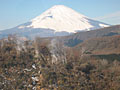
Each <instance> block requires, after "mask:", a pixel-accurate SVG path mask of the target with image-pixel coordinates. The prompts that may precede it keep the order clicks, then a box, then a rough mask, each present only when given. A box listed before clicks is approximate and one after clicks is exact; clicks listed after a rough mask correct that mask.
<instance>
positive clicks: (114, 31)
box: [62, 25, 120, 47]
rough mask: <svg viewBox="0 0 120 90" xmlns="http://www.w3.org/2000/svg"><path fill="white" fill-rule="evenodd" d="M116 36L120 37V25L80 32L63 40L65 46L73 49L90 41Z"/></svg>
mask: <svg viewBox="0 0 120 90" xmlns="http://www.w3.org/2000/svg"><path fill="white" fill-rule="evenodd" d="M114 35H120V25H115V26H111V27H106V28H102V29H97V30H92V31H87V32H79V33H76V34H73V35H69V36H66V37H64V38H62V39H63V40H64V44H65V45H67V46H70V47H73V46H76V45H78V44H79V43H81V42H83V41H85V40H88V39H92V38H98V37H107V36H114Z"/></svg>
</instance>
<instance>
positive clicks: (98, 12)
mask: <svg viewBox="0 0 120 90" xmlns="http://www.w3.org/2000/svg"><path fill="white" fill-rule="evenodd" d="M54 5H65V6H68V7H70V8H72V9H74V10H76V11H77V12H79V13H81V14H84V15H86V16H88V17H90V18H93V19H96V20H99V21H102V22H105V23H108V24H112V25H115V24H120V0H0V30H3V29H7V28H12V27H15V26H17V25H19V24H22V23H25V22H28V21H29V20H31V19H32V18H34V17H36V16H38V15H40V14H41V13H42V12H44V11H45V10H47V9H48V8H50V7H52V6H54Z"/></svg>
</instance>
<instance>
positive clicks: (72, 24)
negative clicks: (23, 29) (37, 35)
mask: <svg viewBox="0 0 120 90" xmlns="http://www.w3.org/2000/svg"><path fill="white" fill-rule="evenodd" d="M105 26H107V24H104V23H101V22H98V21H95V20H92V19H90V18H88V17H86V16H84V15H82V14H80V13H78V12H76V11H75V10H73V9H72V8H69V7H66V6H64V5H55V6H53V7H51V8H50V9H48V10H47V11H45V12H44V13H42V14H41V15H40V16H37V17H36V18H34V19H32V20H31V24H30V25H29V26H27V27H31V28H45V29H53V30H55V32H62V31H65V32H70V33H71V32H72V33H73V32H76V31H83V30H90V29H97V28H101V27H105Z"/></svg>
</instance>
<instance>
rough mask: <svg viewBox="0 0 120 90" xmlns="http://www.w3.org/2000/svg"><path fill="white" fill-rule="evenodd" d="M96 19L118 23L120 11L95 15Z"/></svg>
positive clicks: (119, 21) (119, 22)
mask: <svg viewBox="0 0 120 90" xmlns="http://www.w3.org/2000/svg"><path fill="white" fill-rule="evenodd" d="M94 19H96V20H100V21H103V22H106V23H109V24H120V11H118V12H114V13H111V14H108V15H105V16H101V17H96V18H94Z"/></svg>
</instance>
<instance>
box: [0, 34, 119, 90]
mask: <svg viewBox="0 0 120 90" xmlns="http://www.w3.org/2000/svg"><path fill="white" fill-rule="evenodd" d="M105 40H106V39H105ZM118 40H119V39H118ZM56 41H57V40H54V39H53V40H51V41H50V40H47V39H44V40H41V39H40V38H37V39H36V40H34V41H30V40H26V41H21V40H19V39H18V38H17V37H14V36H10V37H8V38H7V39H2V40H0V89H1V90H110V89H111V90H119V89H120V70H119V69H120V62H119V61H118V60H113V61H109V60H106V59H97V58H94V57H90V56H87V55H85V54H82V53H80V52H79V51H77V50H74V49H72V48H68V47H65V46H62V44H60V43H59V42H56Z"/></svg>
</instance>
